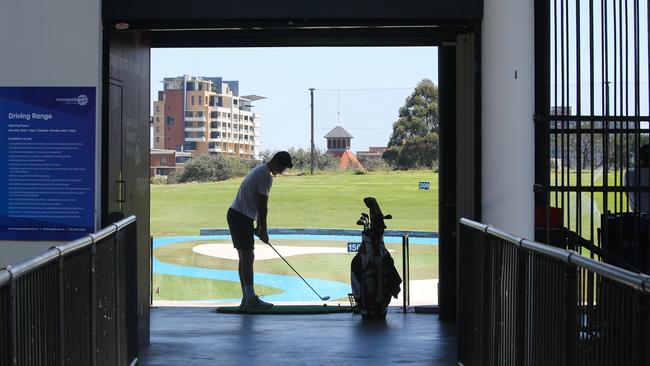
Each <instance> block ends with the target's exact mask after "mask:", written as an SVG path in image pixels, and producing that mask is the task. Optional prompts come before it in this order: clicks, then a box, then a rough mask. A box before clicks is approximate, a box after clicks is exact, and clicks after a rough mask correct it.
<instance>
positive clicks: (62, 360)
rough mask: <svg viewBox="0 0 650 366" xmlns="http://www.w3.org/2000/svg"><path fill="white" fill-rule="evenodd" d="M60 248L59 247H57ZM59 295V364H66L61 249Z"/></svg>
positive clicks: (58, 272)
mask: <svg viewBox="0 0 650 366" xmlns="http://www.w3.org/2000/svg"><path fill="white" fill-rule="evenodd" d="M57 249H58V248H57ZM57 262H58V263H57V279H58V280H57V282H58V286H57V297H58V300H59V301H58V303H59V309H58V318H59V319H58V320H59V322H58V326H59V340H58V341H59V342H58V346H59V365H61V366H65V360H66V357H65V342H66V337H65V311H64V309H65V277H64V272H63V268H64V263H63V255H61V251H60V250H59V258H58V260H57Z"/></svg>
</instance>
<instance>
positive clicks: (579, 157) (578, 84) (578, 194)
mask: <svg viewBox="0 0 650 366" xmlns="http://www.w3.org/2000/svg"><path fill="white" fill-rule="evenodd" d="M575 7H576V28H575V29H576V116H578V119H576V127H577V129H576V130H577V133H576V150H577V151H576V158H577V160H576V165H577V167H576V169H577V172H578V173H577V175H576V201H577V202H576V216H577V220H578V222H577V226H576V233H578V234H580V235H582V120H580V119H579V117H581V116H582V88H581V87H582V85H581V81H582V78H581V57H580V52H581V50H580V45H581V41H580V0H576V2H575Z"/></svg>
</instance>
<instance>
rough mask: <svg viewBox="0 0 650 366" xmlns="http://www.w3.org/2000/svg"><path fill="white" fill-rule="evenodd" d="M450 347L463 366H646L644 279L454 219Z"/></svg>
mask: <svg viewBox="0 0 650 366" xmlns="http://www.w3.org/2000/svg"><path fill="white" fill-rule="evenodd" d="M458 258H459V265H458V279H459V284H458V288H459V292H458V342H459V343H458V352H459V361H460V364H462V365H465V366H469V365H518V366H519V365H544V366H550V365H567V366H569V365H590V366H594V365H648V364H649V363H650V337H648V336H649V334H648V333H649V332H650V308H649V306H650V277H649V276H646V275H643V274H637V273H632V272H629V271H626V270H624V269H622V268H619V267H615V266H613V265H610V264H606V263H602V262H598V261H595V260H592V259H590V258H586V257H583V256H581V255H579V254H578V253H576V252H573V251H570V250H565V249H561V248H556V247H553V246H549V245H545V244H541V243H537V242H534V241H530V240H527V239H524V238H520V237H516V236H513V235H511V234H508V233H505V232H502V231H500V230H498V229H495V228H493V227H491V226H488V225H484V224H481V223H478V222H474V221H471V220H467V219H464V218H463V219H461V221H460V240H459V256H458Z"/></svg>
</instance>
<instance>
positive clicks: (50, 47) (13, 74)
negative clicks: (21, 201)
mask: <svg viewBox="0 0 650 366" xmlns="http://www.w3.org/2000/svg"><path fill="white" fill-rule="evenodd" d="M0 24H1V25H2V28H1V29H2V30H1V31H0V49H1V50H2V56H1V57H0V86H90V87H96V88H97V98H96V100H97V109H98V111H97V116H98V117H97V121H99V109H100V105H101V103H100V101H101V95H100V94H101V90H100V88H99V85H100V80H101V73H100V70H101V66H100V65H101V63H100V61H101V45H102V38H101V28H100V26H101V17H100V1H99V0H57V1H43V0H20V1H18V0H8V1H3V2H2V10H1V11H0ZM97 131H98V133H99V131H100V128H99V126H97ZM3 143H4V142H3ZM97 145H99V144H97ZM97 169H99V164H97ZM97 174H99V173H98V170H97V173H96V176H97ZM96 194H97V195H99V187H97V189H96ZM96 207H97V208H99V198H97V204H96ZM97 220H98V219H96V222H97V223H98V221H97ZM53 244H56V243H52V242H19V243H17V242H7V241H4V242H0V267H3V266H5V265H7V264H9V263H15V262H16V261H18V260H20V259H24V258H26V257H29V256H31V255H34V254H37V253H40V252H42V251H43V250H45V249H47V248H49V247H50V246H52V245H53Z"/></svg>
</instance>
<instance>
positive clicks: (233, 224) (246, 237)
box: [227, 208, 255, 250]
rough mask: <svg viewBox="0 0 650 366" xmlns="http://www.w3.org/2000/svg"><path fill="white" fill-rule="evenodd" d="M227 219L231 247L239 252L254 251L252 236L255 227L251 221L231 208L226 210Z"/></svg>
mask: <svg viewBox="0 0 650 366" xmlns="http://www.w3.org/2000/svg"><path fill="white" fill-rule="evenodd" d="M227 219H228V228H229V229H230V237H231V238H232V245H233V246H234V247H235V248H236V249H239V250H250V249H254V243H255V238H254V237H253V235H254V233H255V227H254V225H253V219H251V218H250V217H248V216H246V215H243V214H241V213H239V212H238V211H237V210H234V209H232V208H229V209H228V216H227Z"/></svg>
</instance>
